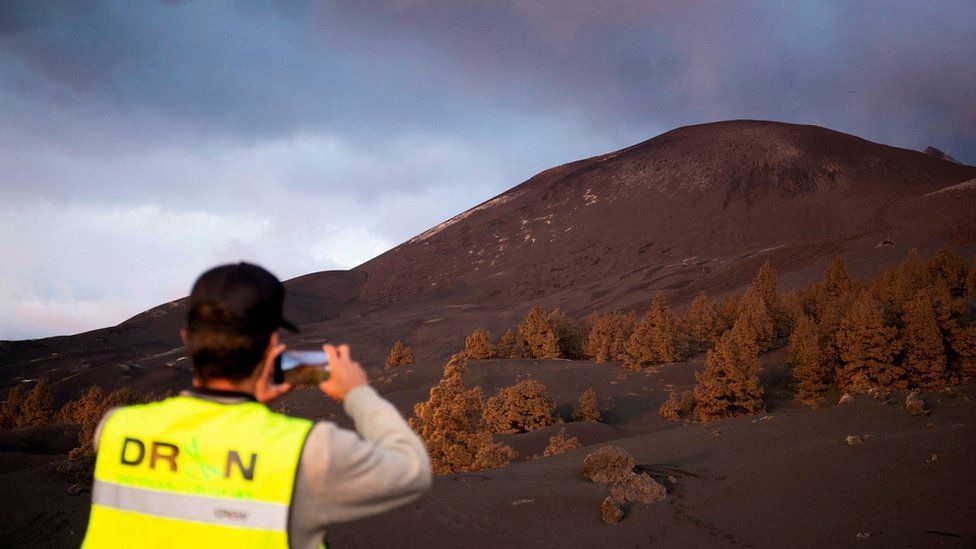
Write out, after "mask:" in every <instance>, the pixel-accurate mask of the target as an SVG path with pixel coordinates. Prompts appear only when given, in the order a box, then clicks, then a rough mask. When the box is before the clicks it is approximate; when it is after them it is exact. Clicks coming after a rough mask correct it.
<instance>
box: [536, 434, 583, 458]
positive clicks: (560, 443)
mask: <svg viewBox="0 0 976 549" xmlns="http://www.w3.org/2000/svg"><path fill="white" fill-rule="evenodd" d="M579 447H580V441H579V439H578V438H576V437H571V436H568V435H566V429H560V430H559V433H558V434H555V435H553V436H551V437H549V445H548V446H546V450H545V452H543V453H542V455H543V456H545V457H549V456H554V455H556V454H561V453H563V452H568V451H570V450H575V449H577V448H579Z"/></svg>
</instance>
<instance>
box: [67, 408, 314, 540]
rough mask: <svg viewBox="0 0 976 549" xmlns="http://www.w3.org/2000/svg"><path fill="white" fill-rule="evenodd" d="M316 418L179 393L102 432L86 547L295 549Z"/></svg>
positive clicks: (126, 411) (117, 418) (126, 413)
mask: <svg viewBox="0 0 976 549" xmlns="http://www.w3.org/2000/svg"><path fill="white" fill-rule="evenodd" d="M311 427H312V422H311V421H308V420H305V419H299V418H293V417H288V416H284V415H280V414H276V413H274V412H271V411H270V410H268V408H267V407H265V406H264V405H263V404H259V403H257V402H241V403H235V404H221V403H218V402H211V401H208V400H203V399H199V398H193V397H187V396H178V397H173V398H168V399H166V400H164V401H162V402H155V403H150V404H142V405H136V406H127V407H125V408H121V409H119V410H117V411H116V412H115V413H113V414H112V415H111V416H110V417H109V419H108V421H106V423H105V425H104V426H103V428H102V433H101V438H100V439H99V447H98V457H97V459H96V462H95V483H94V485H93V486H92V511H91V518H90V519H89V523H88V532H87V533H86V535H85V541H84V543H83V547H180V548H186V547H288V517H289V508H290V506H291V500H292V491H293V490H294V486H295V475H296V473H297V471H298V461H299V458H300V456H301V452H302V447H303V445H304V443H305V438H306V437H307V436H308V432H309V430H310V429H311Z"/></svg>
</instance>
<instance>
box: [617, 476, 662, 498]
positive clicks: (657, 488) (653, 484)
mask: <svg viewBox="0 0 976 549" xmlns="http://www.w3.org/2000/svg"><path fill="white" fill-rule="evenodd" d="M667 496H668V491H667V489H666V488H665V487H664V486H663V485H661V483H660V482H658V481H656V480H654V478H652V477H651V475H648V474H647V473H643V474H640V475H638V474H636V473H631V475H630V476H629V477H627V478H626V479H624V480H622V481H621V482H618V483H617V484H614V485H613V486H612V487H611V488H610V497H612V498H613V500H614V501H615V502H617V503H629V502H633V501H639V502H641V503H654V502H655V501H661V500H663V499H664V498H666V497H667Z"/></svg>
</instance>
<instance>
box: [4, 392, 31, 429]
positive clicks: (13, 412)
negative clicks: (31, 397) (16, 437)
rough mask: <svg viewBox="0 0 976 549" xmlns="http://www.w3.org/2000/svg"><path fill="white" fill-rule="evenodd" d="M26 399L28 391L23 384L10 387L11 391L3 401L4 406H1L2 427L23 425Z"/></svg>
mask: <svg viewBox="0 0 976 549" xmlns="http://www.w3.org/2000/svg"><path fill="white" fill-rule="evenodd" d="M26 399H27V393H26V392H25V391H24V387H23V386H22V385H15V386H14V388H13V389H10V392H8V393H7V399H6V400H4V401H3V406H2V407H0V427H3V428H5V429H9V428H11V427H18V426H20V425H22V420H21V417H22V411H23V409H24V400H26Z"/></svg>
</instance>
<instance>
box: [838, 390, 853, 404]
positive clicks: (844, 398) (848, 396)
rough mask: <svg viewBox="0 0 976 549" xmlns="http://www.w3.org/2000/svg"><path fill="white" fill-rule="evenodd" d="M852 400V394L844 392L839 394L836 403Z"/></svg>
mask: <svg viewBox="0 0 976 549" xmlns="http://www.w3.org/2000/svg"><path fill="white" fill-rule="evenodd" d="M852 400H854V395H852V394H850V393H844V394H842V395H841V396H840V400H838V401H837V404H843V403H845V402H850V401H852Z"/></svg>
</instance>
